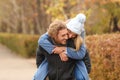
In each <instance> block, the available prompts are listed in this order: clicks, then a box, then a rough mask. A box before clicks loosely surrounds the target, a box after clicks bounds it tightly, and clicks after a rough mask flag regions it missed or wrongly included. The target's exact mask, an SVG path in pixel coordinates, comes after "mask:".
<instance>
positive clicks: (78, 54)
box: [38, 33, 86, 59]
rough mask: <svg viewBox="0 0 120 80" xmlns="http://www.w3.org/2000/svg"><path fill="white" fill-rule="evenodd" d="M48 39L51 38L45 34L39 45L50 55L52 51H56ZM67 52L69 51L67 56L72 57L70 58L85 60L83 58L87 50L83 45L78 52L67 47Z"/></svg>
mask: <svg viewBox="0 0 120 80" xmlns="http://www.w3.org/2000/svg"><path fill="white" fill-rule="evenodd" d="M48 38H49V36H48V34H47V33H46V34H44V35H42V36H41V37H40V39H39V40H38V43H39V45H40V46H41V47H42V48H44V49H45V50H46V51H47V52H48V53H49V54H51V53H52V50H53V49H54V47H55V46H54V45H53V44H52V43H50V42H49V40H48ZM66 51H67V53H66V54H67V56H68V57H70V58H73V59H83V57H84V56H85V51H86V48H85V46H84V45H82V46H81V47H80V49H79V50H78V51H75V50H74V49H73V48H70V47H67V48H66Z"/></svg>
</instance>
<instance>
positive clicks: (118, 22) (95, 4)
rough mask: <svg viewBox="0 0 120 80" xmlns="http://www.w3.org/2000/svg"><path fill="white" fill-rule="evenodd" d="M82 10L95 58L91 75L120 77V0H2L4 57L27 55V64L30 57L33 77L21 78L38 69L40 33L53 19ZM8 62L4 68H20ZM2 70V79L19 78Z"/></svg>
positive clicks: (105, 79) (99, 79)
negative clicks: (37, 57) (36, 56)
mask: <svg viewBox="0 0 120 80" xmlns="http://www.w3.org/2000/svg"><path fill="white" fill-rule="evenodd" d="M78 13H84V14H86V16H87V20H86V23H85V29H86V34H87V36H86V45H87V48H88V50H89V53H90V56H91V62H92V70H91V73H90V77H91V79H92V80H120V72H119V71H120V69H119V66H120V62H119V61H120V0H0V44H1V45H0V56H2V57H1V59H0V60H1V61H2V62H3V63H4V61H5V60H6V58H3V57H6V55H8V54H9V55H13V54H14V55H15V56H14V55H13V56H12V57H11V56H9V57H10V59H11V60H12V59H13V61H16V60H14V58H13V57H15V58H17V59H18V58H19V59H20V60H23V59H25V61H24V60H23V62H26V64H28V63H29V61H28V60H30V63H29V66H27V67H29V70H28V71H30V70H32V71H31V73H32V74H29V73H30V72H28V73H27V72H26V74H28V75H27V77H29V78H23V79H20V78H19V79H20V80H30V78H31V77H32V76H33V74H34V72H35V70H36V65H35V55H36V47H37V40H38V39H39V37H40V35H42V34H43V33H45V32H46V31H47V28H48V26H49V24H50V23H51V22H52V21H54V20H56V19H60V20H63V21H66V20H67V19H70V18H73V17H75V16H76V15H77V14H78ZM6 47H7V48H6ZM9 50H11V52H10V51H9ZM4 54H5V55H4ZM16 55H17V56H16ZM31 59H32V60H31ZM8 61H9V60H8ZM8 61H6V63H7V62H8ZM13 61H11V62H13ZM8 64H12V63H10V62H9V63H8ZM13 64H18V62H17V61H16V62H15V63H13ZM23 64H24V63H23ZM23 64H21V66H22V65H23ZM4 65H5V64H0V69H1V70H2V71H3V72H4V71H5V70H7V69H10V70H11V71H10V72H12V71H13V70H14V68H15V69H16V70H14V71H18V68H16V67H18V66H13V67H12V69H13V70H12V69H11V67H6V68H7V69H6V68H4ZM1 66H3V67H1ZM19 66H20V65H19ZM24 66H25V65H24ZM31 66H32V69H31ZM3 68H4V69H3ZM20 68H21V67H20ZM22 70H24V68H23V69H21V70H20V71H21V72H23V73H22V74H24V71H22ZM14 71H13V74H15V75H17V74H16V73H15V72H14ZM2 74H3V73H2V72H0V75H1V76H0V80H18V79H15V78H14V77H12V78H9V79H7V78H6V77H4V75H5V74H6V73H4V75H2ZM26 74H24V75H23V76H26ZM15 75H14V76H15ZM19 77H20V76H19Z"/></svg>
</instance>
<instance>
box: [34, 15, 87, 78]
mask: <svg viewBox="0 0 120 80" xmlns="http://www.w3.org/2000/svg"><path fill="white" fill-rule="evenodd" d="M85 18H86V17H85V15H84V14H79V15H77V16H76V17H75V18H73V19H71V20H70V21H69V22H68V23H67V24H66V25H67V28H68V36H69V38H72V39H73V40H74V43H75V48H76V49H75V50H71V48H66V47H56V48H54V46H55V45H52V44H51V43H50V42H49V41H47V37H49V36H48V35H47V33H46V35H44V36H41V37H43V38H41V39H40V40H39V41H38V43H39V45H41V46H42V47H43V48H44V49H45V50H46V51H47V52H49V53H52V52H54V53H59V54H60V53H64V51H67V53H66V55H67V56H69V57H71V58H73V59H79V61H77V62H76V67H75V73H74V74H75V78H76V80H88V73H87V70H86V67H85V64H84V62H83V61H82V60H80V59H83V57H84V55H82V53H85V52H84V50H83V52H82V50H81V52H80V48H81V44H82V39H81V37H80V35H81V33H82V32H84V22H85ZM82 35H84V34H82ZM44 41H45V43H44ZM83 43H84V42H83ZM46 45H47V47H48V48H46ZM82 49H84V48H82ZM62 51H63V52H62ZM73 53H74V54H77V55H76V56H74V55H73ZM63 61H64V59H63ZM47 73H48V72H47V62H46V60H44V61H43V62H42V64H41V65H40V66H39V68H38V71H37V72H36V74H35V77H34V79H35V80H44V78H45V77H46V75H47Z"/></svg>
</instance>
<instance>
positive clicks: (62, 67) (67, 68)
mask: <svg viewBox="0 0 120 80" xmlns="http://www.w3.org/2000/svg"><path fill="white" fill-rule="evenodd" d="M49 41H50V42H51V43H53V42H52V40H51V39H49ZM67 46H69V47H74V45H73V44H68V45H67ZM37 51H38V52H39V53H37V56H36V57H37V58H36V59H37V60H39V61H37V65H38V66H39V64H41V62H42V60H44V58H45V57H46V58H47V62H48V77H49V80H74V75H73V72H74V67H75V63H76V60H73V59H71V58H69V60H68V61H66V62H63V61H61V59H60V57H59V55H57V54H49V53H47V51H45V50H44V49H43V48H42V47H41V46H39V48H38V50H37ZM38 57H41V59H39V58H38Z"/></svg>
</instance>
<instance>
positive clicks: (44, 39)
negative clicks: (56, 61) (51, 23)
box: [38, 33, 54, 54]
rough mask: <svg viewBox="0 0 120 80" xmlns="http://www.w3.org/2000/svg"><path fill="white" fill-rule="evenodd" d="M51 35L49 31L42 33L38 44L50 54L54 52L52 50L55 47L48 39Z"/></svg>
mask: <svg viewBox="0 0 120 80" xmlns="http://www.w3.org/2000/svg"><path fill="white" fill-rule="evenodd" d="M48 38H49V36H48V34H47V33H45V34H44V35H42V36H41V37H40V38H39V40H38V44H39V45H40V46H41V47H42V48H43V49H44V50H46V51H47V52H48V53H49V54H52V50H53V49H54V45H53V44H52V43H51V42H50V41H49V40H48Z"/></svg>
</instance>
